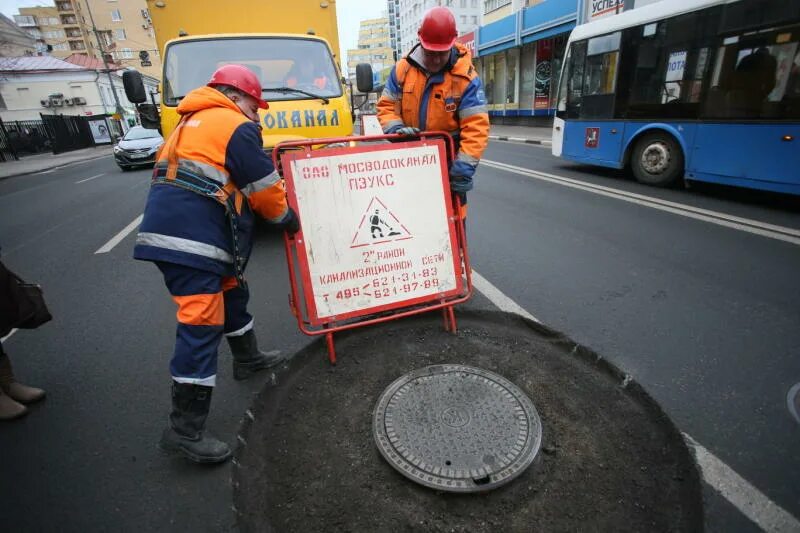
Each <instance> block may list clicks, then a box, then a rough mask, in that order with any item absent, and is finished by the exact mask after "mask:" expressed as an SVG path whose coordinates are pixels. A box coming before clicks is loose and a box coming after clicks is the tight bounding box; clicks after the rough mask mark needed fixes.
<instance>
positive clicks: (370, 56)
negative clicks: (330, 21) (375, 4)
mask: <svg viewBox="0 0 800 533" xmlns="http://www.w3.org/2000/svg"><path fill="white" fill-rule="evenodd" d="M390 35H391V33H390V24H389V18H388V17H382V18H377V19H370V20H362V21H361V24H360V26H359V30H358V48H356V49H351V50H348V51H347V77H348V78H350V79H351V80H352V79H355V77H356V65H358V64H359V63H369V64H370V65H372V72H373V74H374V75H375V76H374V79H375V81H376V82H378V83H380V81H381V80H385V79H386V77H387V76H388V71H389V69H390V68H391V67H392V65H394V49H393V48H392V45H391V36H390Z"/></svg>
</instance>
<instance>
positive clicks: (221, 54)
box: [164, 37, 342, 106]
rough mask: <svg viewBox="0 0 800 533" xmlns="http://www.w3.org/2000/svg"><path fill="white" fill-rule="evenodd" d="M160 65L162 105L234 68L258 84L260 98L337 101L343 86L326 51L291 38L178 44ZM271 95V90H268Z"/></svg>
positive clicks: (319, 45)
mask: <svg viewBox="0 0 800 533" xmlns="http://www.w3.org/2000/svg"><path fill="white" fill-rule="evenodd" d="M165 56H166V57H165V60H164V104H165V105H167V106H176V105H178V103H179V102H180V100H181V98H183V97H184V96H186V94H187V93H188V92H189V91H191V90H193V89H196V88H198V87H202V86H203V85H205V84H206V83H208V80H209V78H211V74H212V73H213V72H214V71H215V70H216V69H218V68H219V67H221V66H223V65H227V64H230V63H238V64H242V65H245V66H246V67H247V68H249V69H250V70H252V71H253V72H254V73H255V74H256V75H257V76H258V78H259V79H260V80H261V86H262V88H263V98H264V99H265V100H267V101H268V102H271V101H279V100H309V99H313V98H315V97H322V98H336V97H339V96H341V95H342V85H341V83H340V81H339V78H338V76H337V73H336V67H335V66H334V63H333V58H332V57H331V54H330V51H329V50H328V47H327V46H326V45H325V43H323V42H321V41H318V40H315V39H303V38H292V37H246V38H209V39H199V40H196V41H179V42H176V43H172V44H170V45H169V46H168V47H167V50H166V52H165ZM270 89H275V90H270Z"/></svg>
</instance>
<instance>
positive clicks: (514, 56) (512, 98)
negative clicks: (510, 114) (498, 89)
mask: <svg viewBox="0 0 800 533" xmlns="http://www.w3.org/2000/svg"><path fill="white" fill-rule="evenodd" d="M506 63H507V64H506V103H507V104H518V103H519V95H518V92H517V73H518V72H519V48H513V49H511V50H509V51H508V56H507V58H506Z"/></svg>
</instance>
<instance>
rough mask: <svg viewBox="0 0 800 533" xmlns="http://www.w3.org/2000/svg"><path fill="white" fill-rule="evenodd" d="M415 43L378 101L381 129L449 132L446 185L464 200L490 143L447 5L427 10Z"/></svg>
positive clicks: (476, 84) (479, 94)
mask: <svg viewBox="0 0 800 533" xmlns="http://www.w3.org/2000/svg"><path fill="white" fill-rule="evenodd" d="M417 35H418V36H419V40H420V42H419V44H418V45H417V46H415V47H414V48H412V49H411V51H410V52H409V53H408V55H407V56H406V57H404V58H403V59H401V60H400V61H398V62H397V64H396V65H395V66H394V67H393V68H392V71H391V73H390V74H389V78H388V80H387V81H386V85H385V86H384V89H383V94H382V95H381V97H380V99H379V100H378V120H379V121H380V123H381V126H382V127H383V131H384V133H399V134H402V135H414V134H416V133H419V132H420V131H424V130H440V131H446V132H448V133H450V134H451V135H452V137H453V140H454V141H455V145H456V150H457V154H456V158H455V160H454V161H453V163H452V164H451V165H450V169H449V172H450V189H451V190H452V191H453V192H454V193H456V194H458V196H459V197H460V198H461V202H462V204H463V206H462V211H461V216H462V218H464V217H466V213H467V208H466V200H467V196H466V193H467V191H470V190H471V189H472V187H473V182H472V180H473V176H474V174H475V169H476V167H477V166H478V163H479V162H480V159H481V156H482V155H483V151H484V150H485V149H486V146H487V144H488V143H489V115H488V113H487V108H486V95H485V94H484V91H483V84H482V83H481V80H480V78H479V77H478V73H477V72H476V71H475V68H474V67H473V66H472V58H471V56H470V53H469V51H468V50H467V49H466V48H465V47H464V46H462V45H461V44H460V43H456V37H457V35H458V33H457V31H456V21H455V17H453V13H452V12H451V11H450V10H449V9H447V8H446V7H434V8H431V9H430V10H428V11H427V12H426V13H425V15H424V16H423V19H422V24H421V25H420V28H419V31H418V32H417Z"/></svg>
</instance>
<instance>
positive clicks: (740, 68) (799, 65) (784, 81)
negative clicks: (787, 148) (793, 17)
mask: <svg viewBox="0 0 800 533" xmlns="http://www.w3.org/2000/svg"><path fill="white" fill-rule="evenodd" d="M721 44H722V46H720V47H719V49H718V50H717V57H716V62H715V65H714V69H713V76H712V78H711V88H710V90H709V97H708V99H707V101H706V106H705V110H704V113H705V116H707V117H709V118H724V119H734V120H735V119H795V120H796V119H797V118H800V109H799V107H800V100H798V97H800V95H798V88H797V86H798V77H800V26H794V27H789V28H778V29H774V28H771V29H767V30H763V31H750V32H745V33H742V34H740V35H728V36H723V37H722V39H721Z"/></svg>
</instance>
